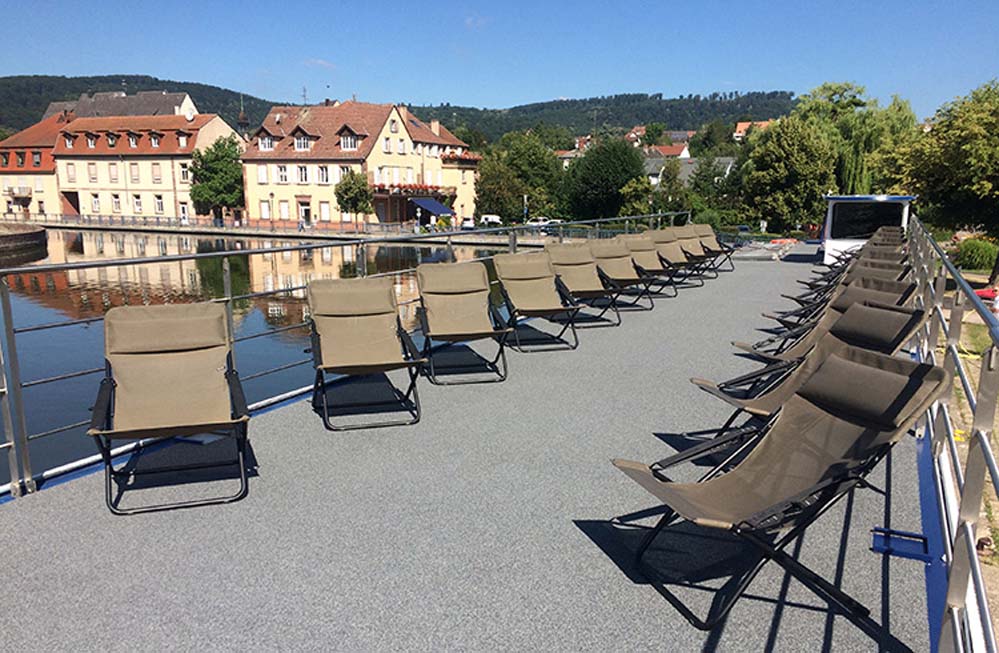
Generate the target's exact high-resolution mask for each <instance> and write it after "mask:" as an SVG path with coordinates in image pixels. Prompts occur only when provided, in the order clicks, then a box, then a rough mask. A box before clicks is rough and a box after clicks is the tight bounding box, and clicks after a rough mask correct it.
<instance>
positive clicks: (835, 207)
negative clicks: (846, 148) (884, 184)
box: [822, 195, 916, 263]
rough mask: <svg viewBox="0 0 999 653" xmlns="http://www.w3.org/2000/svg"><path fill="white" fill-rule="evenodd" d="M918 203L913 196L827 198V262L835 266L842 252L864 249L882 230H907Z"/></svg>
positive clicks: (841, 196) (825, 228)
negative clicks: (869, 240)
mask: <svg viewBox="0 0 999 653" xmlns="http://www.w3.org/2000/svg"><path fill="white" fill-rule="evenodd" d="M915 199H916V198H915V196H913V195H827V196H826V202H827V207H826V223H825V226H824V227H823V229H822V248H823V249H824V250H825V255H824V256H823V257H822V260H823V262H824V263H832V262H833V261H835V260H836V257H837V256H838V255H839V254H841V253H842V252H845V251H848V250H851V249H855V248H857V247H860V246H861V245H863V244H864V243H865V242H867V239H868V238H870V237H871V235H872V234H873V233H874V232H875V231H877V229H878V227H884V226H896V227H899V226H900V227H902V228H903V229H906V228H907V227H908V226H909V210H910V205H911V204H912V202H913V201H914V200H915Z"/></svg>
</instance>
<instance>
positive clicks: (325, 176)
mask: <svg viewBox="0 0 999 653" xmlns="http://www.w3.org/2000/svg"><path fill="white" fill-rule="evenodd" d="M319 183H320V184H328V183H330V168H329V166H319Z"/></svg>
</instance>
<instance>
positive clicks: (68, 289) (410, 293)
mask: <svg viewBox="0 0 999 653" xmlns="http://www.w3.org/2000/svg"><path fill="white" fill-rule="evenodd" d="M296 244H298V243H292V242H285V241H273V240H256V239H245V240H242V239H241V240H232V239H226V240H221V239H219V240H216V239H209V238H195V237H191V236H183V235H178V234H151V233H145V234H144V233H126V232H99V231H85V232H74V231H66V230H51V231H49V241H48V257H47V258H45V259H43V260H41V261H38V262H37V263H36V265H38V264H46V263H50V264H58V263H76V262H87V261H99V260H115V259H125V258H144V257H157V256H173V255H182V254H194V253H196V252H207V251H231V252H233V254H232V255H230V263H231V270H232V287H233V293H234V294H237V295H239V294H244V293H261V292H272V291H277V290H289V292H286V293H280V294H275V295H268V296H265V297H259V298H254V299H253V300H252V301H250V302H241V303H237V306H236V314H237V317H238V316H239V315H241V314H242V313H244V312H245V311H247V310H251V309H252V308H256V309H258V310H260V311H261V313H262V314H263V315H264V316H265V318H266V320H267V322H268V323H269V324H271V325H273V326H285V325H291V324H295V323H298V322H301V321H303V320H304V319H305V318H306V317H308V309H307V307H306V302H305V291H304V289H303V287H304V286H306V285H307V284H308V283H309V282H310V281H313V280H316V279H339V278H343V277H352V276H355V275H356V273H357V260H356V259H357V248H356V247H355V246H353V245H332V246H330V247H322V248H319V249H315V250H309V251H285V252H277V253H271V254H255V255H252V256H240V255H239V254H238V252H239V250H246V249H256V248H272V247H282V246H294V245H296ZM454 253H455V258H456V259H457V260H459V261H466V260H469V259H471V258H474V257H476V256H482V255H484V252H481V251H477V250H474V249H469V248H461V247H459V248H456V249H455V250H454ZM446 258H447V253H446V249H445V248H444V247H441V246H434V247H412V246H399V245H367V246H366V247H365V259H366V269H367V273H368V274H376V273H384V272H391V271H394V270H406V269H411V268H414V267H416V266H417V265H418V264H420V263H421V262H434V261H443V260H445V259H446ZM9 282H10V285H11V288H12V289H13V290H14V292H15V293H17V294H19V295H23V296H26V297H30V298H31V300H32V301H34V302H37V303H39V304H42V305H44V306H47V307H49V308H52V309H55V310H58V311H59V312H60V313H62V314H63V315H65V316H66V317H68V318H70V319H80V318H87V317H94V316H98V315H101V314H103V313H104V312H105V311H107V310H108V309H109V308H111V307H113V306H121V305H126V304H130V305H135V304H163V303H174V302H191V301H202V300H205V299H210V298H212V297H220V296H222V295H223V283H222V271H221V260H220V259H219V258H212V259H200V260H181V261H163V262H154V263H147V264H144V265H122V266H114V267H95V268H88V269H81V270H67V271H62V272H33V271H32V266H27V267H25V268H24V271H23V272H22V273H20V274H14V275H11V276H10V278H9ZM395 282H396V292H397V293H398V296H399V302H400V304H401V314H402V318H403V321H404V323H405V324H406V325H407V326H408V327H412V326H413V325H414V324H415V310H414V306H413V305H412V304H411V303H410V302H412V300H414V299H416V297H417V296H418V289H417V286H416V278H415V275H414V274H413V273H411V272H408V273H400V274H398V275H396V276H395ZM296 288H297V290H292V289H296Z"/></svg>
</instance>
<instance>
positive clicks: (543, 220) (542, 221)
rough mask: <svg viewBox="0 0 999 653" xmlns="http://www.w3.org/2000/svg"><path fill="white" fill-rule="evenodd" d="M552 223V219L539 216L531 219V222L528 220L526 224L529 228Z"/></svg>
mask: <svg viewBox="0 0 999 653" xmlns="http://www.w3.org/2000/svg"><path fill="white" fill-rule="evenodd" d="M551 221H552V219H551V218H547V217H545V216H543V215H538V216H535V217H533V218H531V219H530V220H528V221H527V222H525V223H524V224H526V225H527V226H528V227H543V226H545V225H546V224H549V223H550V222H551Z"/></svg>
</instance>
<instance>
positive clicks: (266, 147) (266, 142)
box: [257, 134, 274, 152]
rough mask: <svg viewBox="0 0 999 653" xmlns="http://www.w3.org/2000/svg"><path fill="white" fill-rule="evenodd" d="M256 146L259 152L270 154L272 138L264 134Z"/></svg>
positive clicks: (272, 144) (272, 146)
mask: <svg viewBox="0 0 999 653" xmlns="http://www.w3.org/2000/svg"><path fill="white" fill-rule="evenodd" d="M257 144H258V146H259V147H260V151H261V152H270V151H271V150H273V149H274V138H273V137H271V136H270V135H267V134H265V135H263V136H261V137H260V140H259V141H258V143H257Z"/></svg>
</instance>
